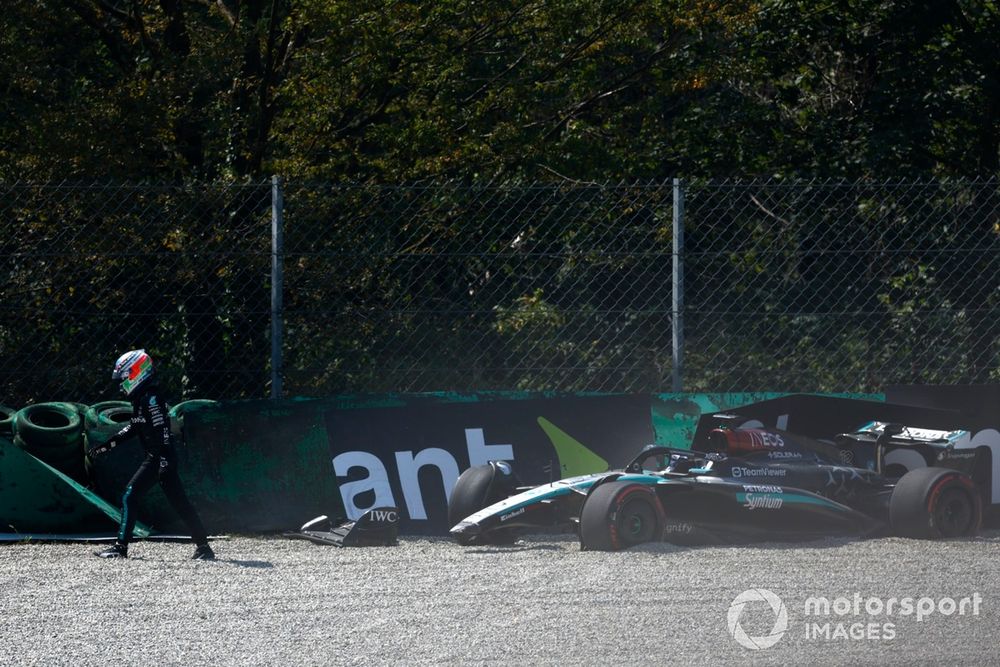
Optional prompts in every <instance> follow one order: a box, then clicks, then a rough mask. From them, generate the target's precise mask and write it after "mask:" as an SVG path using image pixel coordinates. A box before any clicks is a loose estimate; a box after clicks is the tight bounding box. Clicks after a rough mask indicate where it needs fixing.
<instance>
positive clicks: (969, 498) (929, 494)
mask: <svg viewBox="0 0 1000 667" xmlns="http://www.w3.org/2000/svg"><path fill="white" fill-rule="evenodd" d="M982 514H983V509H982V500H981V498H980V496H979V492H978V490H977V488H976V485H975V483H974V482H973V481H972V480H971V479H970V478H969V477H968V476H967V475H965V474H963V473H961V472H958V471H957V470H950V469H947V468H917V469H916V470H911V471H910V472H908V473H906V474H905V475H903V477H901V478H900V480H899V482H898V483H897V484H896V488H895V489H893V491H892V497H891V498H890V500H889V520H890V523H891V524H892V532H893V533H894V534H895V535H899V536H900V537H915V538H919V539H940V538H948V537H964V536H967V535H975V534H976V533H977V532H978V531H979V525H980V523H981V521H982Z"/></svg>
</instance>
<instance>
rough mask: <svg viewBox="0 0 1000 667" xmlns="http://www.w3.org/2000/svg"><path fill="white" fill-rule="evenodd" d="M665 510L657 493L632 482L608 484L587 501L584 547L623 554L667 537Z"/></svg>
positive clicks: (582, 517) (582, 535)
mask: <svg viewBox="0 0 1000 667" xmlns="http://www.w3.org/2000/svg"><path fill="white" fill-rule="evenodd" d="M663 523H664V517H663V508H662V507H661V506H660V501H659V499H658V498H657V497H656V492H655V491H653V490H652V489H651V488H649V487H648V486H643V485H641V484H632V483H629V482H606V483H604V484H601V485H600V486H598V487H597V488H596V489H594V491H593V493H591V494H590V496H589V497H588V498H587V500H586V502H585V503H584V504H583V511H582V512H581V513H580V546H581V547H582V548H583V549H586V550H591V551H620V550H622V549H628V548H629V547H631V546H635V545H636V544H642V543H643V542H653V541H657V540H660V539H661V538H662V537H663Z"/></svg>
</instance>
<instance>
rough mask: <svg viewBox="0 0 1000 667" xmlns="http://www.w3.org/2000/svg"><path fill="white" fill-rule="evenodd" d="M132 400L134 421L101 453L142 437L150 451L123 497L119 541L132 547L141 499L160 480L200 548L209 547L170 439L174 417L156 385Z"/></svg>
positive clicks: (146, 448) (143, 388) (105, 446)
mask: <svg viewBox="0 0 1000 667" xmlns="http://www.w3.org/2000/svg"><path fill="white" fill-rule="evenodd" d="M131 401H132V418H131V419H130V420H129V423H128V424H127V425H126V426H125V428H123V429H122V430H120V431H119V432H118V433H116V434H115V435H114V436H113V437H112V438H111V439H110V440H108V442H107V443H106V444H105V445H103V446H102V447H100V450H102V451H108V450H111V449H114V448H115V447H116V446H118V445H119V444H121V443H122V441H124V440H126V439H128V438H131V437H132V436H134V435H138V436H139V440H140V441H141V442H142V447H143V449H144V450H145V452H146V458H145V459H143V462H142V464H141V465H140V466H139V469H138V470H137V471H136V472H135V474H134V475H133V476H132V480H131V481H130V482H129V483H128V486H127V487H125V493H124V495H123V496H122V522H121V528H120V530H119V531H118V542H119V543H120V544H122V545H125V546H127V545H128V542H129V540H130V539H131V537H132V529H133V528H134V527H135V518H136V517H135V512H136V505H137V503H138V500H139V498H140V497H141V496H142V495H143V494H145V493H146V492H147V491H149V490H150V489H151V488H152V486H153V484H155V483H156V482H157V480H158V481H159V482H160V486H161V487H162V488H163V492H164V494H165V495H166V496H167V500H168V501H170V505H171V506H172V507H173V508H174V511H176V512H177V514H179V515H180V517H181V519H183V521H184V523H185V524H187V527H188V530H189V531H191V539H192V540H193V541H194V543H195V544H197V545H199V546H201V545H204V544H208V536H207V535H206V533H205V528H204V527H203V526H202V524H201V519H199V518H198V513H197V512H196V511H195V509H194V506H192V505H191V502H190V501H189V500H188V498H187V495H186V494H185V493H184V487H183V486H182V485H181V478H180V476H179V475H178V474H177V453H176V451H175V450H174V446H173V443H172V442H171V439H170V415H169V414H168V413H167V406H166V405H165V404H164V402H163V400H162V399H161V398H160V394H159V392H158V390H157V387H156V385H147V386H145V387H139V388H138V389H137V390H136V392H135V394H133V395H132V396H131Z"/></svg>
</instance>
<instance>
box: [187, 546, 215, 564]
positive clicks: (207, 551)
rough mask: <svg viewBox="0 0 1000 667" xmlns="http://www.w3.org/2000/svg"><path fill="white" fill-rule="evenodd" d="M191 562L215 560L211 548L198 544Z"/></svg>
mask: <svg viewBox="0 0 1000 667" xmlns="http://www.w3.org/2000/svg"><path fill="white" fill-rule="evenodd" d="M191 559H192V560H215V552H214V551H212V547H210V546H208V545H207V544H199V545H198V548H197V549H195V550H194V555H193V556H191Z"/></svg>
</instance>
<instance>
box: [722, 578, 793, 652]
mask: <svg viewBox="0 0 1000 667" xmlns="http://www.w3.org/2000/svg"><path fill="white" fill-rule="evenodd" d="M752 602H766V603H767V604H768V606H770V608H771V613H773V614H774V625H773V626H772V627H771V631H770V632H769V633H767V634H765V635H761V636H758V637H751V636H750V635H748V634H747V633H746V631H745V630H744V629H743V625H742V622H741V621H742V620H743V619H744V617H745V616H747V615H749V614H756V613H766V612H765V611H764V610H765V608H764V607H763V606H762V605H750V603H752ZM748 605H750V608H749V609H748ZM758 609H759V611H758ZM726 622H727V625H728V627H729V635H730V636H731V637H732V638H733V639H735V640H736V642H737V643H738V644H739V645H740V646H743V647H744V648H748V649H751V650H754V651H757V650H760V649H765V648H770V647H771V646H774V645H775V644H777V643H778V641H779V640H781V638H782V637H783V636H784V634H785V631H786V630H788V609H787V608H786V607H785V603H784V602H782V601H781V598H779V597H778V596H777V595H775V594H774V593H772V592H771V591H769V590H767V589H766V588H751V589H749V590H746V591H743V592H742V593H740V594H739V595H737V596H736V597H735V598H734V599H733V601H732V602H731V603H729V612H728V613H727V614H726Z"/></svg>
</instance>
